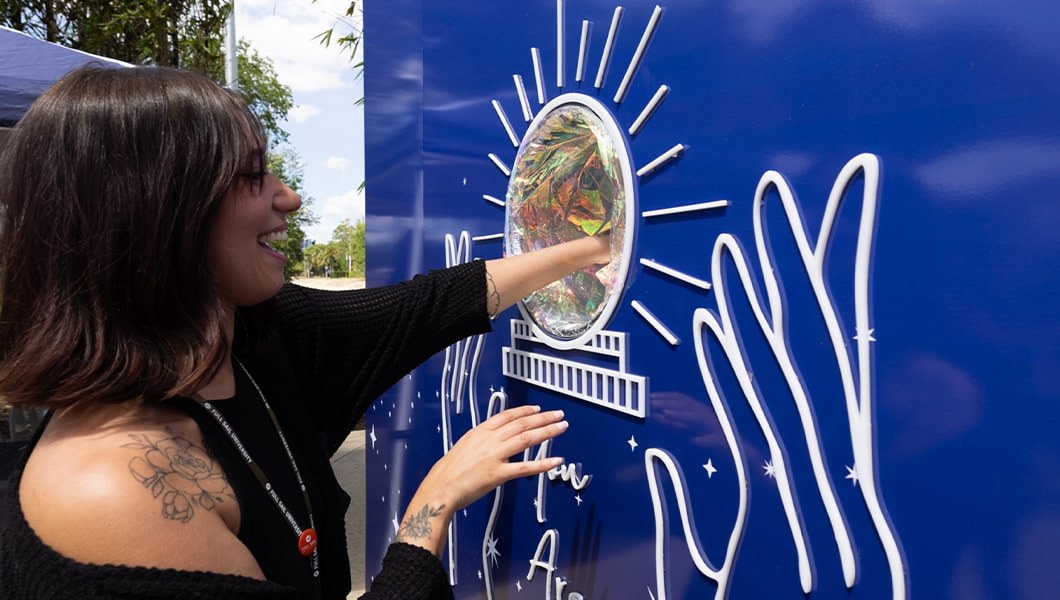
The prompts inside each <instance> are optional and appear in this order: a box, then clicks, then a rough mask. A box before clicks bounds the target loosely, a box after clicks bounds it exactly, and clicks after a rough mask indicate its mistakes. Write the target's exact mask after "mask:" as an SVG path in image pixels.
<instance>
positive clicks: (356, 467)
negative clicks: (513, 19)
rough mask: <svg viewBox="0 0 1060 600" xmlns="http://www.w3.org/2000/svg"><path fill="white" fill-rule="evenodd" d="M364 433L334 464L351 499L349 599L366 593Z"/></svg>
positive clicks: (346, 445) (355, 437)
mask: <svg viewBox="0 0 1060 600" xmlns="http://www.w3.org/2000/svg"><path fill="white" fill-rule="evenodd" d="M364 452H365V451H364V430H363V429H362V430H358V431H354V432H353V433H351V434H350V437H348V438H346V441H345V442H344V443H343V444H342V447H341V448H339V451H338V452H336V453H335V456H334V457H333V458H332V459H331V464H332V466H333V467H334V468H335V476H336V477H337V478H338V480H339V483H340V484H341V485H342V488H343V489H345V490H346V493H347V494H349V495H350V497H351V498H352V500H351V501H350V508H349V510H347V511H346V547H347V548H348V549H349V552H350V580H351V581H352V582H353V590H352V591H351V592H350V595H349V598H350V599H351V600H352V599H355V598H357V597H358V596H360V595H361V594H363V593H364V582H365V577H364V546H365V541H364V521H365V519H364V513H365V510H364Z"/></svg>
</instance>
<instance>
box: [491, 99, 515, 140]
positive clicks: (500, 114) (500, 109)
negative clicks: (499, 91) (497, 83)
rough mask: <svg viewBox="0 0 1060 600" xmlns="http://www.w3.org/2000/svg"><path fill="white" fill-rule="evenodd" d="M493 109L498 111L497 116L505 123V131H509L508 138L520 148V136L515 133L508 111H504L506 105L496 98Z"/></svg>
mask: <svg viewBox="0 0 1060 600" xmlns="http://www.w3.org/2000/svg"><path fill="white" fill-rule="evenodd" d="M493 110H495V111H497V118H498V119H500V120H501V125H504V131H506V132H507V133H508V139H509V140H511V141H512V146H514V147H516V148H518V147H519V138H518V137H517V136H516V135H515V130H514V129H512V122H511V121H509V120H508V113H506V112H504V107H503V106H501V103H500V102H497V101H496V100H494V101H493Z"/></svg>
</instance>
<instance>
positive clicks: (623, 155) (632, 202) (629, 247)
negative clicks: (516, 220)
mask: <svg viewBox="0 0 1060 600" xmlns="http://www.w3.org/2000/svg"><path fill="white" fill-rule="evenodd" d="M569 104H575V105H578V106H582V107H585V108H587V109H589V111H590V112H592V113H593V114H594V115H596V117H597V118H598V119H600V122H602V123H603V124H604V129H605V130H606V131H607V134H608V135H609V136H611V141H612V142H614V143H615V145H616V146H620V147H621V152H618V153H617V154H618V160H619V163H620V164H621V166H622V171H623V172H622V185H623V186H624V189H625V191H626V202H625V206H624V208H623V210H622V220H623V224H624V225H625V238H624V239H623V241H622V255H621V260H620V261H619V263H618V269H617V271H616V273H615V281H614V286H613V287H612V289H611V292H610V293H609V294H608V298H607V302H606V303H605V304H604V308H603V310H601V311H600V314H599V315H598V316H597V317H596V320H594V321H593V323H592V324H591V325H590V326H589V328H588V329H587V330H585V331H584V332H583V333H582V334H581V335H579V336H577V337H574V338H570V339H557V338H555V337H553V336H552V334H550V333H548V332H547V331H545V330H544V329H542V328H541V327H540V326H538V324H537V321H535V320H534V318H533V317H532V316H531V315H530V314H529V311H528V310H527V309H526V306H525V304H524V302H523V301H522V300H520V301H519V304H518V306H519V313H520V314H521V315H522V317H523V320H525V321H526V322H527V323H529V324H530V328H531V329H532V331H533V332H534V337H536V338H538V339H539V340H540V341H542V342H544V343H545V344H547V345H548V346H550V347H552V348H556V349H559V350H570V349H572V348H578V347H581V346H585V345H586V344H587V343H588V342H589V341H590V340H591V338H592V337H593V336H595V335H596V334H597V333H599V332H600V331H601V330H602V329H604V327H605V326H606V325H607V324H608V323H610V321H611V317H612V316H613V315H614V312H615V309H616V308H617V307H618V304H619V301H620V300H621V298H622V294H623V293H624V292H625V289H626V276H627V275H628V274H629V264H630V261H631V260H632V256H633V239H634V237H635V236H634V234H635V233H636V231H635V225H636V221H637V219H636V215H637V214H638V213H637V212H636V209H637V204H638V202H637V200H638V198H637V188H636V187H635V186H634V185H633V165H632V164H631V161H630V153H629V144H628V142H627V140H626V136H625V134H624V132H623V131H622V129H621V128H620V127H619V126H618V122H617V121H616V120H615V117H614V116H613V115H612V114H611V111H609V110H608V109H607V107H606V106H604V105H603V104H602V103H601V102H600V101H599V100H597V99H596V98H592V97H590V96H586V95H585V94H579V93H568V94H562V95H560V96H557V97H555V98H553V99H552V100H550V101H549V102H548V103H547V104H545V106H543V107H542V108H541V110H540V111H538V113H537V115H536V116H535V117H534V120H533V121H531V122H530V125H529V126H528V127H527V129H526V133H525V134H523V139H522V140H521V141H520V143H519V150H518V152H516V154H515V161H514V162H513V163H512V173H511V176H510V177H509V178H508V189H507V190H505V204H506V205H507V204H508V200H510V193H511V188H512V180H513V179H514V178H515V177H516V176H517V175H518V173H517V172H516V170H515V166H516V165H518V164H519V158H520V157H521V156H522V154H523V151H524V150H525V148H526V140H527V139H528V138H529V137H530V134H531V132H534V131H536V130H537V129H538V128H539V127H540V126H541V123H542V122H543V121H544V120H545V119H546V118H548V116H549V115H550V114H551V113H552V112H553V111H554V110H556V109H557V108H560V107H561V106H565V105H569ZM630 215H633V218H630ZM511 218H512V217H511V208H510V206H507V207H506V208H505V213H504V253H505V255H506V256H510V255H511V254H510V250H511V247H510V245H509V231H510V226H509V225H510V223H511ZM520 253H521V252H520Z"/></svg>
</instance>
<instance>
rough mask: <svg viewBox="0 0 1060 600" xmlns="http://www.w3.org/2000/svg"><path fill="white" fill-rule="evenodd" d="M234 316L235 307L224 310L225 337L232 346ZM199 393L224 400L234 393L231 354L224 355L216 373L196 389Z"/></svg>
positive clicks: (207, 397)
mask: <svg viewBox="0 0 1060 600" xmlns="http://www.w3.org/2000/svg"><path fill="white" fill-rule="evenodd" d="M235 326H236V317H235V309H234V308H228V309H226V311H225V337H226V338H228V347H229V348H231V347H232V338H233V337H234V335H235ZM198 392H199V395H200V396H202V397H203V398H204V399H206V400H224V399H225V398H231V397H232V396H235V395H236V377H235V371H234V370H233V369H232V355H231V354H229V355H228V356H226V357H225V359H224V362H222V363H221V368H220V369H218V371H217V374H216V375H214V376H213V379H211V380H210V381H209V383H207V384H206V385H204V386H202V387H201V388H199V390H198Z"/></svg>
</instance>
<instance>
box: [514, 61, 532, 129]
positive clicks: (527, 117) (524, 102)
mask: <svg viewBox="0 0 1060 600" xmlns="http://www.w3.org/2000/svg"><path fill="white" fill-rule="evenodd" d="M512 81H514V82H515V93H516V95H517V96H519V106H520V107H521V108H522V109H523V120H524V121H526V122H527V123H529V122H530V121H532V120H533V119H534V113H533V111H531V110H530V99H529V98H527V97H526V86H524V85H523V76H522V75H520V74H518V73H513V74H512Z"/></svg>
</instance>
